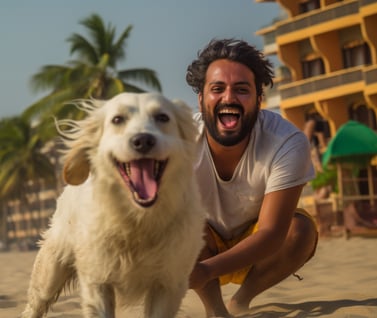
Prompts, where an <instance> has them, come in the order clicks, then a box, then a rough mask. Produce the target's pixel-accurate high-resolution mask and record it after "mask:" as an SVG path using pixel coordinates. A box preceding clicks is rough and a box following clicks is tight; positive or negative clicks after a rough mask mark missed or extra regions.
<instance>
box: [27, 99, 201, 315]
mask: <svg viewBox="0 0 377 318" xmlns="http://www.w3.org/2000/svg"><path fill="white" fill-rule="evenodd" d="M80 104H81V107H82V108H83V109H85V110H86V111H87V112H88V116H87V117H86V118H85V119H84V120H82V121H77V122H72V121H64V122H63V123H65V124H68V125H69V126H70V129H67V130H66V131H65V132H63V135H64V137H66V138H65V139H66V141H65V144H66V146H67V148H68V150H67V152H66V155H65V165H64V170H63V176H64V178H65V181H66V182H67V183H68V184H69V185H67V186H66V188H65V189H64V192H63V193H62V195H61V196H60V198H59V199H58V203H57V210H56V212H55V214H54V216H53V218H52V221H51V226H50V228H49V229H48V230H47V231H46V232H45V233H44V236H43V242H42V243H41V249H40V251H39V253H38V255H37V257H36V260H35V264H34V268H33V272H32V276H31V282H30V287H29V291H28V304H27V305H26V308H25V311H24V312H23V314H22V317H24V318H36V317H42V316H43V315H44V314H45V313H47V311H48V309H49V306H50V305H51V304H52V303H53V302H54V301H56V299H57V298H58V296H59V294H60V292H61V291H62V289H63V288H64V287H66V286H67V285H68V284H69V283H70V282H72V281H75V280H76V279H77V281H78V283H79V286H80V291H81V299H82V310H83V315H84V317H103V318H105V317H106V318H110V317H115V306H116V305H119V306H128V305H133V304H139V302H140V301H143V302H144V316H145V317H148V318H149V317H156V318H157V317H158V318H169V317H174V316H175V315H176V313H177V312H178V310H179V306H180V304H181V301H182V298H183V297H184V295H185V293H186V291H187V288H188V277H189V274H190V272H191V270H192V268H193V266H194V264H195V261H196V259H197V257H198V254H199V252H200V250H201V248H202V246H203V237H202V236H203V233H202V232H203V227H204V211H203V208H202V206H201V204H200V198H199V196H200V194H199V192H198V190H197V187H196V178H195V176H194V174H193V158H194V156H195V140H196V134H197V127H196V125H195V123H194V121H193V119H192V114H191V111H190V108H189V107H187V106H185V105H182V104H181V103H179V102H175V103H174V102H171V101H169V100H167V99H166V98H164V97H163V96H162V95H160V94H157V93H143V94H131V93H122V94H119V95H117V96H115V97H114V98H112V99H111V100H109V101H106V102H99V101H94V100H93V101H84V102H82V103H80Z"/></svg>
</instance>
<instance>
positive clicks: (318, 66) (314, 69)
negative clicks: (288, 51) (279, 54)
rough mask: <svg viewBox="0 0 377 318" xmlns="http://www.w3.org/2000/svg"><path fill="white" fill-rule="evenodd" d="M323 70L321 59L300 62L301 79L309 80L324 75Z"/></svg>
mask: <svg viewBox="0 0 377 318" xmlns="http://www.w3.org/2000/svg"><path fill="white" fill-rule="evenodd" d="M324 72H325V68H324V65H323V61H322V59H321V58H316V59H312V60H304V61H303V62H302V76H303V78H309V77H313V76H317V75H321V74H324Z"/></svg>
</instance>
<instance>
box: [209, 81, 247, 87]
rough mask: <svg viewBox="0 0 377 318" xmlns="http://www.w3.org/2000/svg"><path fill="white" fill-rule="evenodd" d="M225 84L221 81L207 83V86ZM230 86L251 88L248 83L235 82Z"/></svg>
mask: <svg viewBox="0 0 377 318" xmlns="http://www.w3.org/2000/svg"><path fill="white" fill-rule="evenodd" d="M224 84H225V82H223V81H213V82H209V85H224ZM232 85H236V86H238V85H247V86H251V84H250V83H249V82H248V81H239V82H235V83H233V84H232Z"/></svg>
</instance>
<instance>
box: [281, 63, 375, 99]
mask: <svg viewBox="0 0 377 318" xmlns="http://www.w3.org/2000/svg"><path fill="white" fill-rule="evenodd" d="M363 68H364V67H356V68H352V69H346V70H342V71H339V72H334V74H325V75H320V76H316V77H313V78H309V79H305V80H301V81H296V82H293V83H289V84H285V85H282V86H280V88H279V89H280V94H281V99H282V100H286V99H290V98H295V97H299V96H301V97H302V96H303V95H308V94H313V93H318V92H320V91H323V90H328V89H332V88H337V87H342V86H345V85H348V84H353V83H356V82H364V81H365V76H364V72H363ZM375 71H376V70H372V71H370V74H369V76H370V77H372V76H376V74H375V73H374V72H375ZM345 94H346V92H345Z"/></svg>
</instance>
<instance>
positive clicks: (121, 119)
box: [111, 115, 126, 125]
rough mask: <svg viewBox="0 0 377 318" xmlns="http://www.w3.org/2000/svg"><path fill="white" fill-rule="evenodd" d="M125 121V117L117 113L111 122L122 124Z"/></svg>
mask: <svg viewBox="0 0 377 318" xmlns="http://www.w3.org/2000/svg"><path fill="white" fill-rule="evenodd" d="M125 121H126V118H125V117H124V116H121V115H118V116H114V117H113V119H112V120H111V122H112V123H113V124H115V125H120V124H123V123H124V122H125Z"/></svg>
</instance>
